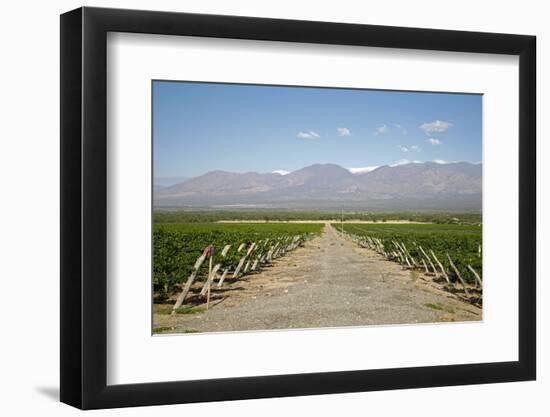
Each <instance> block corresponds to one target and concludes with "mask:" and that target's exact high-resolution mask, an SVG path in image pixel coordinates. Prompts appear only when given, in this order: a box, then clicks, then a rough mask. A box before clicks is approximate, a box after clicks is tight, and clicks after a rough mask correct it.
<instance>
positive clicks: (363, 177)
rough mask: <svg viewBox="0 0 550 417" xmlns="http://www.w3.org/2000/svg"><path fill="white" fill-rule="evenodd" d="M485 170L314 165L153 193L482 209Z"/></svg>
mask: <svg viewBox="0 0 550 417" xmlns="http://www.w3.org/2000/svg"><path fill="white" fill-rule="evenodd" d="M481 171H482V166H481V165H479V164H471V163H467V162H457V163H448V164H438V163H434V162H425V163H410V164H405V165H399V166H393V167H391V166H382V167H379V168H377V169H375V170H373V171H371V172H367V173H363V174H352V173H351V172H349V171H348V170H347V169H345V168H342V167H341V166H338V165H335V164H315V165H311V166H308V167H305V168H302V169H299V170H297V171H294V172H291V173H290V174H288V175H280V174H274V173H266V174H262V173H257V172H247V173H231V172H226V171H211V172H208V173H206V174H204V175H201V176H198V177H195V178H191V179H188V180H186V181H185V182H183V183H180V184H176V185H173V186H171V187H166V188H162V189H158V190H155V193H154V194H155V206H156V207H174V206H175V207H177V206H220V205H243V206H251V205H252V206H255V205H257V206H262V207H266V206H267V207H273V208H277V207H280V208H301V209H316V208H340V207H344V208H353V209H369V208H373V209H391V210H394V209H407V210H415V209H419V210H420V209H442V210H443V209H479V208H481V187H482V181H481Z"/></svg>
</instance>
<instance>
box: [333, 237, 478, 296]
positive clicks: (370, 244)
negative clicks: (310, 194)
mask: <svg viewBox="0 0 550 417" xmlns="http://www.w3.org/2000/svg"><path fill="white" fill-rule="evenodd" d="M344 235H345V234H343V236H344ZM346 238H348V239H351V240H352V241H354V242H355V243H357V244H358V245H360V246H362V247H365V248H368V249H371V250H373V251H375V252H377V253H379V254H380V255H382V256H384V257H385V258H386V259H388V260H391V261H394V262H398V263H400V264H401V265H403V266H404V267H405V268H407V269H420V270H424V272H425V273H426V274H427V275H435V276H436V277H437V276H438V275H441V276H443V277H444V278H445V281H447V284H449V285H452V282H451V280H450V278H449V274H448V273H447V271H446V270H445V268H444V266H443V264H442V263H441V261H440V260H439V258H438V257H437V256H436V254H435V253H434V251H433V250H431V249H429V252H430V254H428V253H427V252H426V250H424V248H423V247H422V246H421V245H417V244H416V242H413V244H414V246H415V247H417V248H418V250H419V251H420V253H421V259H420V260H417V259H415V258H414V257H413V256H412V255H411V253H410V252H409V250H408V249H407V247H406V246H405V244H404V243H403V242H399V241H397V240H395V239H392V241H391V245H392V249H389V250H387V249H386V247H385V245H384V242H383V241H382V240H381V239H379V238H376V237H371V236H356V235H352V234H347V236H346ZM479 254H481V246H479ZM430 255H431V256H430ZM446 256H447V259H448V261H449V265H450V267H451V269H452V270H453V271H454V273H455V275H456V276H457V278H458V281H459V282H460V283H461V285H462V287H463V289H464V293H465V294H466V296H469V295H470V292H469V291H468V288H467V286H466V282H465V280H464V278H463V277H462V274H461V273H460V271H459V270H458V268H457V267H456V265H455V264H454V262H453V260H452V259H451V257H450V255H449V254H448V253H446ZM435 265H437V266H438V267H439V270H438V269H437V267H436V266H435ZM428 266H429V267H428ZM430 269H431V270H430ZM468 270H469V271H470V272H471V273H472V274H473V275H474V277H475V282H476V286H479V288H482V287H483V282H482V280H481V277H480V276H479V274H478V273H477V272H476V271H475V269H474V268H472V266H471V265H468Z"/></svg>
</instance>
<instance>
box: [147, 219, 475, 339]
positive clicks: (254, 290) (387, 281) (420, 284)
mask: <svg viewBox="0 0 550 417" xmlns="http://www.w3.org/2000/svg"><path fill="white" fill-rule="evenodd" d="M196 291H200V289H199V288H196V289H195V294H196ZM187 306H192V307H194V308H193V309H191V311H192V312H195V311H196V312H195V313H191V314H174V315H170V314H168V313H169V312H170V310H171V305H170V304H165V305H155V310H154V317H153V322H154V327H155V328H158V330H162V331H163V332H173V333H189V332H213V331H216V332H221V331H241V330H267V329H296V328H316V327H341V326H367V325H388V324H411V323H436V322H450V321H460V322H463V321H475V320H481V318H482V310H481V308H480V307H478V306H475V305H472V304H469V303H467V302H464V301H463V300H461V299H460V296H459V295H457V294H451V293H449V292H447V291H445V290H444V289H443V286H442V284H438V283H436V282H434V281H433V278H432V277H428V276H425V275H423V274H418V273H411V272H410V271H408V270H403V268H402V267H401V266H400V265H398V264H396V263H394V262H390V261H387V260H385V259H384V258H383V257H381V256H380V255H378V254H377V253H376V252H373V251H371V250H368V249H365V248H360V247H358V246H357V245H356V244H355V243H353V242H351V241H348V240H346V239H343V238H342V237H340V236H339V235H338V234H337V233H336V232H335V230H334V229H333V228H332V226H330V225H329V224H328V223H326V224H325V229H324V232H323V233H322V235H321V236H319V237H316V238H314V239H312V240H310V241H308V242H306V244H305V246H304V247H301V248H298V249H296V250H295V251H293V252H291V253H289V254H287V255H286V256H284V257H282V258H279V259H277V260H275V261H274V263H273V265H272V266H271V267H268V268H265V269H264V270H263V271H262V272H260V273H257V274H252V275H248V276H246V277H243V278H241V279H238V280H228V281H227V283H225V282H224V284H223V286H222V288H221V289H218V288H217V285H216V284H214V285H213V286H212V296H211V300H210V306H209V307H210V308H209V310H207V311H206V310H205V307H206V305H205V303H204V301H203V299H201V298H200V297H198V296H193V297H190V300H189V301H188V304H187Z"/></svg>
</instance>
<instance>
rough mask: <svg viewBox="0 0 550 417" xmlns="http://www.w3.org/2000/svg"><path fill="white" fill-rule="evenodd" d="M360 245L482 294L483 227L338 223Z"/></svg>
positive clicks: (451, 283)
mask: <svg viewBox="0 0 550 417" xmlns="http://www.w3.org/2000/svg"><path fill="white" fill-rule="evenodd" d="M334 227H335V228H336V229H337V230H338V231H342V229H343V233H344V235H345V236H347V237H348V238H350V239H352V240H353V241H355V242H356V243H358V244H359V245H361V246H363V247H367V248H369V249H372V250H375V251H376V252H378V253H380V254H381V255H383V256H384V257H385V258H386V259H388V260H391V261H395V262H398V263H400V264H402V265H403V266H404V267H406V268H408V269H411V270H418V271H421V272H424V273H425V274H426V275H430V276H434V277H436V279H438V278H442V279H444V280H445V281H446V283H447V284H448V286H449V287H451V288H452V289H454V288H455V287H456V286H458V285H460V286H461V287H462V289H463V291H464V293H465V294H466V295H467V296H469V295H470V293H474V294H479V297H477V298H476V299H477V301H479V302H480V301H481V288H482V257H481V255H482V251H481V239H482V238H481V227H479V226H471V225H453V224H445V225H443V224H391V225H390V224H387V225H384V224H346V223H344V224H343V226H340V225H334Z"/></svg>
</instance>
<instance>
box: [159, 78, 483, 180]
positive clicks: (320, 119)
mask: <svg viewBox="0 0 550 417" xmlns="http://www.w3.org/2000/svg"><path fill="white" fill-rule="evenodd" d="M481 132H482V96H480V95H468V94H438V93H416V92H392V91H378V90H350V89H334V88H304V87H279V86H277V87H274V86H258V85H235V84H213V83H188V82H167V81H154V82H153V150H154V176H155V177H170V176H187V177H190V176H196V175H201V174H204V173H206V172H208V171H212V170H217V169H220V170H226V171H232V172H247V171H257V172H272V171H276V170H283V171H293V170H296V169H299V168H303V167H305V166H308V165H311V164H315V163H335V164H338V165H341V166H343V167H345V168H365V167H374V166H380V165H390V164H395V163H398V162H399V161H404V160H408V161H433V160H437V161H469V162H479V161H481V159H482V156H481V140H482V138H481V136H482V133H481Z"/></svg>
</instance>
